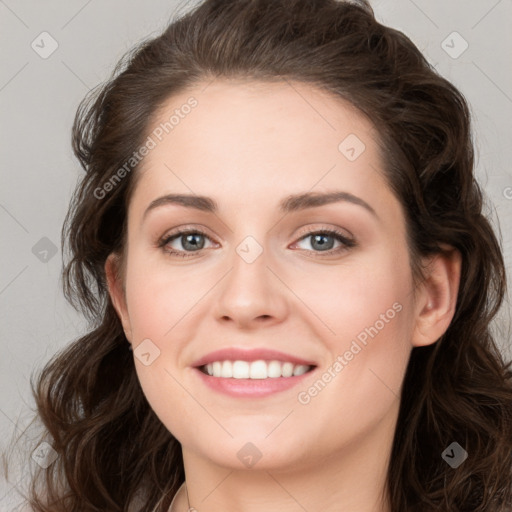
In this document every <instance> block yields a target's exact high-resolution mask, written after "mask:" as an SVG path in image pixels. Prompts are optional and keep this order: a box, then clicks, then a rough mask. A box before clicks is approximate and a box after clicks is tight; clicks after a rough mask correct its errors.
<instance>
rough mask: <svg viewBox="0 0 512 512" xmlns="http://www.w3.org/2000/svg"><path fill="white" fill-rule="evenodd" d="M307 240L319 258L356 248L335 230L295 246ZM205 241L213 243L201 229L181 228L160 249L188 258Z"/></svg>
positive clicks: (308, 236) (321, 232) (313, 233)
mask: <svg viewBox="0 0 512 512" xmlns="http://www.w3.org/2000/svg"><path fill="white" fill-rule="evenodd" d="M307 239H311V242H310V244H309V245H310V247H311V249H307V248H306V249H303V250H306V251H310V252H313V253H323V254H318V256H324V255H333V254H338V253H341V252H343V251H345V250H347V249H349V248H351V247H355V246H356V242H355V240H353V239H352V238H348V237H347V236H346V235H344V234H343V233H342V232H341V231H337V230H335V229H320V230H316V231H309V232H307V233H306V234H305V235H304V236H302V237H301V238H300V239H299V240H298V241H297V242H295V243H294V244H293V245H294V246H296V245H297V244H298V243H300V242H301V241H304V240H307ZM329 239H331V240H334V241H337V242H338V243H339V244H340V245H339V246H338V247H337V248H333V244H334V242H330V241H329ZM205 240H210V241H211V238H210V237H209V236H208V235H207V234H206V233H204V232H203V231H201V230H199V229H190V228H180V229H177V230H176V231H174V232H173V233H170V234H168V235H166V236H164V237H163V238H162V239H161V240H160V241H159V242H158V247H160V248H161V249H162V250H163V251H164V252H166V253H168V254H171V255H175V256H179V257H182V258H187V257H191V256H193V254H192V253H199V252H201V251H202V250H203V249H204V248H205ZM174 242H179V243H178V245H180V246H181V248H180V247H173V246H172V245H171V244H172V243H174ZM315 256H316V254H315Z"/></svg>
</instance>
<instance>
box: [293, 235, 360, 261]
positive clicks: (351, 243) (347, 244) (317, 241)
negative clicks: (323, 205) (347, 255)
mask: <svg viewBox="0 0 512 512" xmlns="http://www.w3.org/2000/svg"><path fill="white" fill-rule="evenodd" d="M305 240H310V242H309V246H310V247H311V248H312V249H313V252H316V253H318V252H320V253H324V254H326V255H333V254H338V253H340V252H342V251H345V250H347V249H349V248H351V247H355V245H356V242H355V240H353V239H352V238H348V237H347V236H346V235H344V234H343V233H342V232H340V231H337V230H335V229H320V230H318V231H310V232H308V233H307V234H306V235H305V236H303V237H301V238H300V239H299V241H297V242H295V244H294V245H297V244H298V243H300V242H301V241H305ZM335 241H338V242H339V244H340V245H339V246H338V247H337V248H333V245H334V243H335ZM305 250H310V249H307V248H306V249H305ZM324 254H321V255H320V256H323V255H324Z"/></svg>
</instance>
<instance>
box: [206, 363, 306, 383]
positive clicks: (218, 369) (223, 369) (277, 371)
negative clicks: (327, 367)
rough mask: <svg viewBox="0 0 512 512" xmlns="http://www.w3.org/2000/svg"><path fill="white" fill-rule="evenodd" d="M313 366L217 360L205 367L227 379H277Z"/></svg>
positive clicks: (208, 370)
mask: <svg viewBox="0 0 512 512" xmlns="http://www.w3.org/2000/svg"><path fill="white" fill-rule="evenodd" d="M311 368H312V367H310V366H308V365H304V364H297V365H294V364H293V363H290V362H285V363H283V362H281V361H264V360H262V359H260V360H258V361H253V362H251V363H249V362H248V361H215V362H213V363H209V364H207V365H205V366H204V367H203V369H204V370H205V371H206V373H207V374H208V375H211V376H213V377H223V378H225V379H230V378H233V379H269V378H270V379H276V378H279V377H292V376H294V377H295V376H298V375H303V374H304V373H306V372H308V371H309V370H310V369H311Z"/></svg>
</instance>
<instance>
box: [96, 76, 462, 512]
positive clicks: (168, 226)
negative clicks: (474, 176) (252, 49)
mask: <svg viewBox="0 0 512 512" xmlns="http://www.w3.org/2000/svg"><path fill="white" fill-rule="evenodd" d="M190 96H194V97H195V98H196V99H197V101H198V106H197V107H196V108H195V109H193V110H192V111H191V113H190V114H188V115H187V116H185V117H184V118H183V119H181V120H180V123H179V124H178V125H177V126H175V127H174V129H173V130H172V131H171V132H170V133H169V134H167V135H166V136H165V137H164V138H163V140H162V141H161V142H159V143H158V145H157V146H156V147H155V148H154V149H152V150H151V152H150V153H149V154H148V155H147V156H146V157H145V158H144V160H143V162H142V167H141V169H140V170H139V171H138V172H140V175H139V176H138V177H139V181H138V184H137V186H136V188H135V190H134V194H133V196H132V198H131V202H130V206H129V212H128V244H127V248H126V251H125V254H124V266H122V267H121V271H120V272H119V275H118V274H117V273H116V270H117V269H119V268H120V261H119V259H118V258H117V256H116V255H114V254H112V255H111V256H110V257H109V259H108V261H107V262H106V265H105V271H106V274H107V279H108V285H109V291H110V295H111V298H112V301H113V303H114V306H115V308H116V310H117V312H118V314H119V317H120V319H121V321H122V324H123V327H124V330H125V333H126V337H127V339H128V340H129V341H130V342H131V343H132V344H133V347H134V351H135V350H136V347H137V346H138V345H139V344H140V343H141V342H142V341H143V340H145V339H148V338H149V339H150V340H151V342H152V343H153V344H154V345H155V346H156V347H158V349H159V350H160V355H159V356H158V357H157V358H156V359H155V360H154V361H153V362H152V363H151V364H150V365H148V366H146V365H144V364H142V363H141V361H140V360H139V359H138V358H137V357H134V364H135V368H136V371H137V375H138V377H139V379H140V383H141V386H142V389H143V391H144V393H145V395H146V397H147V399H148V401H149V402H150V404H151V406H152V408H153V409H154V411H155V413H156V414H157V415H158V417H159V418H160V420H161V421H162V422H163V424H164V425H165V426H166V427H167V428H168V429H169V431H170V432H171V433H172V434H173V435H174V436H175V437H176V438H177V439H178V440H179V441H180V443H181V445H182V448H183V459H184V465H185V471H186V482H187V490H188V496H189V499H190V505H191V506H192V507H194V508H195V509H196V510H198V511H206V510H208V512H217V511H221V510H222V511H224V512H226V511H227V512H229V511H233V512H234V511H241V510H243V511H244V512H255V511H261V510H266V511H268V512H272V511H278V510H279V511H285V512H286V511H290V512H292V511H293V512H295V511H303V510H309V511H313V510H322V511H324V512H328V511H336V512H339V511H340V510H343V511H350V512H390V511H391V509H390V507H389V504H388V502H387V495H386V493H385V478H386V471H387V467H388V463H389V456H390V450H391V445H392V440H393V434H394V431H395V427H396V420H397V416H398V410H399V395H400V389H401V386H402V381H403V377H404V373H405V370H406V367H407V362H408V359H409V356H410V352H411V350H412V348H413V347H415V346H423V345H428V344H431V343H435V342H436V341H437V340H438V339H439V337H440V336H441V335H442V334H443V333H444V332H445V330H446V329H447V328H448V326H449V324H450V321H451V319H452V317H453V314H454V309H455V301H456V296H457V288H458V285H459V278H460V256H459V254H458V253H457V252H456V251H453V250H450V248H446V251H445V252H444V253H443V254H441V255H439V256H437V257H435V258H431V259H429V260H428V261H425V263H429V267H428V269H429V270H428V273H427V274H426V278H425V280H424V281H423V282H422V283H421V284H420V285H419V286H418V287H417V289H415V288H414V287H413V281H412V274H411V269H410V261H409V253H408V249H407V244H406V236H405V218H404V213H403V211H402V207H401V204H400V202H399V201H398V199H397V198H396V197H395V196H394V195H393V193H392V192H391V190H390V188H389V186H388V185H387V183H386V181H385V179H384V177H383V175H382V168H383V164H382V161H381V158H380V155H379V152H378V148H377V142H376V137H377V135H378V134H377V132H376V131H375V129H374V127H373V125H372V123H371V122H370V121H369V120H368V119H367V118H365V117H363V116H362V114H360V113H359V112H358V111H357V110H355V109H354V108H353V107H352V106H351V105H350V104H348V103H346V102H344V101H342V100H340V99H338V98H335V97H333V96H330V95H328V94H326V93H325V92H322V91H320V90H319V89H316V88H314V87H313V86H310V85H308V84H299V83H287V82H280V83H272V84H270V83H259V82H243V81H236V80H215V81H214V82H212V83H210V84H207V83H201V84H198V85H197V86H196V87H193V88H190V89H188V90H187V91H184V92H182V93H180V94H179V95H176V96H173V97H171V98H169V99H168V101H167V103H166V105H165V107H164V109H162V110H161V111H160V112H159V114H158V116H157V117H156V118H155V119H154V120H153V123H152V126H151V129H153V126H157V125H158V124H159V123H160V122H164V121H166V120H168V119H169V116H170V115H171V114H172V112H173V111H174V109H176V108H179V107H180V105H183V104H185V103H186V101H187V99H188V98H189V97H190ZM148 133H149V132H148ZM349 134H356V135H357V137H358V138H359V139H360V140H361V141H363V142H364V144H365V146H366V149H365V150H364V152H363V153H362V154H361V155H360V156H359V157H358V158H357V159H356V160H355V161H349V160H348V159H347V158H346V157H345V155H344V154H342V153H341V152H340V151H339V149H338V145H339V144H340V142H341V141H343V140H344V139H345V137H347V136H348V135H349ZM334 190H343V191H346V192H349V193H351V194H353V195H355V196H357V197H359V198H361V199H363V200H364V201H366V202H367V203H368V204H369V205H371V207H372V208H373V209H374V210H375V212H376V216H374V215H372V214H371V213H370V212H369V211H367V210H366V209H365V208H363V207H361V206H360V205H357V204H352V203H349V202H347V201H342V202H337V203H333V204H328V205H323V206H320V207H315V208H309V209H307V210H304V211H298V212H291V213H288V214H286V215H284V214H283V213H281V212H280V211H279V210H278V206H277V205H278V203H279V201H280V200H282V199H283V198H285V197H287V196H289V195H290V194H298V193H303V192H309V191H313V192H328V191H334ZM169 193H185V194H192V193H194V194H199V195H205V196H209V197H212V198H213V199H215V201H216V202H217V203H218V205H219V211H218V212H217V213H216V214H213V213H210V212H202V211H199V210H194V209H191V208H186V207H184V206H180V205H174V204H168V205H166V206H161V207H158V208H155V209H153V210H151V211H150V213H148V214H147V216H146V218H145V219H144V220H143V214H144V211H145V210H146V208H147V207H148V205H149V204H150V203H151V202H152V201H153V200H154V199H156V198H158V197H160V196H163V195H165V194H169ZM179 226H183V227H190V228H191V229H194V228H195V229H200V230H201V231H204V232H206V237H205V238H202V237H200V236H199V235H197V236H198V238H197V241H198V242H199V243H202V242H204V249H202V250H200V251H199V252H197V251H196V252H194V250H193V249H190V246H186V240H184V237H181V238H179V237H178V238H176V239H174V241H172V242H169V244H168V245H167V249H169V248H173V249H175V250H181V251H183V252H187V248H188V252H187V254H189V255H190V257H188V258H180V257H178V256H172V255H170V254H169V253H168V252H166V251H165V248H159V247H158V246H157V241H158V240H159V239H160V238H162V237H164V235H166V234H172V230H173V229H174V228H177V227H179ZM325 228H327V229H332V228H337V229H339V230H341V231H342V232H343V233H344V234H345V235H347V236H352V237H353V238H355V239H356V242H357V245H356V246H355V247H345V248H344V249H343V250H342V251H341V252H339V253H337V254H331V255H329V256H325V255H323V254H324V252H322V249H321V248H318V245H315V244H314V237H312V236H309V237H308V236H306V235H307V233H308V232H315V231H321V230H322V229H325ZM247 236H252V237H253V238H254V239H255V240H256V241H257V242H258V244H259V245H260V246H261V248H262V249H263V252H262V253H261V254H260V255H259V256H258V257H257V258H256V259H255V261H254V262H252V263H247V262H246V261H245V260H244V259H243V258H242V257H240V256H239V254H238V253H237V251H236V248H237V246H238V245H239V244H240V243H241V242H242V241H243V240H244V239H245V237H247ZM326 242H327V243H328V244H331V245H329V246H328V249H330V248H332V249H333V250H334V251H335V250H336V249H337V248H338V247H340V246H341V247H343V246H342V244H341V242H339V241H337V240H336V239H332V238H327V239H326ZM184 245H185V247H184ZM250 250H251V251H252V250H254V249H250ZM395 303H399V304H400V305H401V306H402V308H401V310H400V312H398V313H396V315H395V316H394V318H392V319H390V320H388V322H386V323H385V326H384V327H383V328H382V329H380V330H379V331H378V334H377V335H375V336H374V337H373V338H369V341H368V343H367V345H366V346H364V348H363V349H362V350H361V351H360V352H358V353H357V354H356V355H354V357H353V358H352V360H350V361H347V365H346V366H344V368H343V370H342V371H339V372H338V373H337V374H336V376H335V377H334V378H332V380H331V381H330V382H329V383H328V384H327V385H326V386H325V387H324V388H323V389H322V390H321V391H320V392H319V393H318V394H317V395H316V396H314V397H312V398H311V400H310V401H309V403H307V404H303V403H300V402H299V401H298V398H297V396H298V393H299V392H301V391H304V390H306V391H307V390H308V389H309V388H310V387H311V386H312V385H313V384H314V383H315V382H316V381H318V379H319V378H320V377H321V375H322V374H323V373H324V372H325V371H327V369H328V368H329V367H332V365H333V363H334V362H335V361H336V358H337V357H338V356H339V355H343V354H344V353H345V352H346V351H347V350H348V349H349V348H350V346H351V343H352V341H353V340H355V339H356V336H357V335H358V334H360V333H361V332H362V331H364V330H365V328H367V327H369V326H373V325H375V323H376V321H377V320H379V318H382V317H381V316H380V315H382V314H384V315H385V314H386V311H388V310H389V309H390V308H392V305H393V304H395ZM230 346H235V347H240V348H249V347H250V348H255V347H259V348H273V349H277V350H280V351H283V352H286V353H290V354H293V355H296V356H299V357H302V358H305V359H309V360H313V361H315V362H316V363H317V365H318V368H317V369H316V370H315V372H313V373H311V374H309V375H306V377H305V379H304V380H303V383H302V384H301V385H300V386H298V387H295V388H292V389H291V390H287V391H284V392H280V393H276V394H274V395H272V396H270V397H265V398H233V397H229V396H227V395H223V394H220V393H218V392H216V391H213V390H211V389H210V388H208V387H206V386H205V385H204V384H203V383H202V382H201V380H200V379H199V378H198V375H197V370H194V369H192V367H191V364H192V363H193V362H194V361H195V360H197V359H198V358H199V357H201V356H203V355H205V354H207V353H209V352H211V351H213V350H216V349H219V348H224V347H230ZM247 442H251V443H253V444H254V445H255V446H256V447H257V449H258V450H259V451H260V452H261V454H262V457H261V459H260V460H259V461H258V462H257V463H256V464H255V465H254V466H253V467H252V468H248V467H246V466H245V465H244V464H243V463H242V462H241V461H240V460H239V458H238V457H237V453H238V452H239V450H240V449H241V448H242V447H243V446H244V445H246V443H247ZM187 508H188V505H187V499H186V494H185V493H180V494H179V495H178V496H177V498H176V500H175V510H178V511H180V512H181V511H182V510H187Z"/></svg>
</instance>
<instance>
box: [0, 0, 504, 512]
mask: <svg viewBox="0 0 512 512" xmlns="http://www.w3.org/2000/svg"><path fill="white" fill-rule="evenodd" d="M195 3H197V1H189V2H188V3H187V2H186V0H182V1H181V2H177V1H175V0H174V1H173V0H152V1H151V2H142V1H135V0H129V1H127V0H109V1H102V2H101V1H99V0H88V1H87V0H84V1H78V0H73V1H70V0H47V1H45V2H39V1H36V0H0V24H1V25H0V33H1V34H2V43H3V45H2V51H1V66H0V108H1V113H2V123H1V128H0V129H1V132H0V141H1V154H2V167H1V172H2V183H3V185H2V187H1V190H0V225H1V232H2V241H3V244H2V251H1V256H0V257H1V261H0V268H1V269H2V271H1V275H0V303H1V316H2V321H1V323H0V325H1V347H2V352H1V357H0V429H1V432H2V436H1V439H0V447H1V448H3V447H5V446H6V445H7V444H8V442H9V441H10V439H11V435H12V434H13V433H14V432H16V433H21V431H22V429H23V428H24V426H25V425H26V424H27V423H28V420H29V419H30V411H31V408H32V407H33V404H32V400H31V395H30V387H29V378H30V375H31V373H32V371H33V370H34V369H35V368H36V367H41V366H42V365H43V364H44V363H45V362H46V361H47V360H48V359H49V358H51V357H52V355H53V354H54V353H55V352H56V351H57V350H59V349H60V348H62V347H63V346H64V345H66V344H68V343H69V342H70V341H72V340H74V339H76V338H77V337H78V336H79V335H80V334H82V333H84V332H85V330H86V325H85V322H84V321H83V319H82V318H81V317H80V316H79V315H78V314H77V313H76V312H74V310H73V309H72V308H71V307H70V306H69V305H68V304H67V303H66V302H65V301H64V299H63V296H62V292H61V288H60V272H61V265H62V261H61V255H60V229H61V226H62V222H63V220H64V216H65V213H66V210H67V206H68V202H69V199H70V197H71V193H72V191H73V189H74V186H75V184H76V182H77V179H78V178H79V176H80V174H81V171H80V168H79V166H78V162H77V161H76V160H75V159H74V157H73V155H72V152H71V144H70V133H71V125H72V121H73V117H74V114H75V110H76V108H77V106H78V103H79V101H80V100H81V99H82V98H83V96H84V95H85V94H86V93H87V91H88V90H89V89H90V88H92V87H93V86H95V85H96V84H98V83H99V82H102V81H104V80H105V79H106V78H107V77H108V75H109V74H110V72H111V70H112V69H113V66H114V64H115V63H116V62H117V61H118V59H119V58H120V57H121V56H122V55H123V53H124V52H125V51H126V50H128V49H129V48H130V47H132V46H133V44H134V43H136V42H138V41H140V40H141V39H143V38H145V37H147V36H150V35H157V33H158V32H159V31H160V30H161V29H162V28H163V27H164V26H165V24H166V23H167V21H168V19H169V17H170V16H172V15H173V13H176V12H177V13H181V12H183V11H186V10H187V9H188V8H189V7H190V6H192V5H194V4H195ZM372 3H373V6H374V9H375V12H376V15H377V18H378V19H379V21H381V22H382V23H384V24H386V25H390V26H392V27H394V28H397V29H399V30H401V31H403V32H404V33H405V34H406V35H408V36H409V37H410V38H411V39H412V40H413V42H414V43H416V45H417V46H418V47H419V48H420V50H421V51H422V52H423V53H424V54H425V55H426V57H427V58H428V60H429V61H430V62H431V63H432V64H434V65H435V66H436V68H437V69H438V70H439V72H440V73H441V74H443V75H444V76H445V77H447V78H448V79H449V80H451V81H452V82H453V83H454V84H455V85H456V86H457V87H458V88H459V89H460V90H461V91H462V92H463V94H464V95H465V96H466V98H467V99H468V101H469V103H470V105H471V108H472V113H473V119H474V130H475V137H474V138H475V144H476V157H477V173H478V177H479V180H480V183H481V184H482V185H483V187H484V189H485V191H486V193H487V194H488V196H489V199H490V200H491V201H492V217H493V219H494V220H493V222H495V221H496V219H499V223H500V226H501V231H502V237H503V247H504V252H505V257H506V261H507V268H508V270H509V272H510V271H511V270H512V264H511V262H512V229H511V225H512V189H508V187H512V171H511V169H510V162H512V150H511V144H510V134H511V121H510V119H511V117H512V116H511V114H512V72H511V67H510V57H511V49H512V35H511V34H512V31H510V30H509V27H510V21H511V20H512V1H511V0H470V1H468V0H443V1H441V0H436V1H427V0H414V1H413V0H374V1H373V2H372ZM454 31H457V32H458V33H459V34H460V35H461V36H462V37H463V38H464V40H465V41H467V44H468V45H469V46H468V48H467V50H466V51H465V52H464V53H462V54H461V55H460V56H458V57H457V58H454V56H456V54H457V53H459V52H460V51H461V50H462V49H463V46H462V45H463V44H464V43H463V41H462V40H460V39H458V38H457V36H455V37H454V36H450V34H452V33H453V32H454ZM42 32H48V33H49V34H50V35H51V37H52V38H53V39H54V40H55V41H56V42H57V44H58V47H57V49H56V50H55V51H54V53H52V54H51V55H50V56H49V57H48V58H46V59H43V58H42V57H41V56H40V54H38V53H37V52H36V51H35V50H34V49H33V48H32V46H31V45H32V42H33V41H35V43H34V45H35V44H39V47H36V48H37V49H38V51H39V52H43V51H48V50H49V49H50V48H51V46H50V44H51V41H50V39H49V38H48V36H40V34H41V33H42ZM448 36H449V37H448ZM42 38H43V39H44V41H43V43H41V39H42ZM443 41H445V43H443ZM43 46H44V48H43ZM443 46H444V47H445V48H446V50H447V51H448V52H451V54H452V55H449V54H448V53H447V51H445V49H443ZM450 47H451V48H450ZM507 190H508V191H509V192H511V193H510V194H508V198H507ZM42 239H43V240H42ZM52 248H54V250H56V253H55V254H53V253H52ZM44 251H47V252H46V253H45V252H44ZM509 322H510V303H507V304H505V306H504V307H503V308H502V310H501V314H500V318H499V320H498V321H497V322H496V328H497V329H498V332H501V334H500V335H499V336H500V339H499V341H500V343H501V347H502V350H503V351H504V353H505V354H506V355H507V357H512V349H511V347H510V345H509V344H510V331H509V330H507V329H508V325H509ZM507 333H508V334H507ZM24 437H25V439H24V443H25V445H26V446H28V447H32V444H33V442H34V438H33V437H31V436H30V435H29V433H26V434H24ZM31 443H32V444H31ZM33 448H34V449H35V448H36V446H35V444H34V446H33ZM31 464H34V462H33V461H32V460H29V461H27V460H20V461H19V464H18V466H17V468H16V470H15V471H14V473H12V474H9V476H8V479H7V481H6V477H5V476H3V478H2V483H1V485H0V511H11V510H15V508H16V507H15V504H16V503H17V487H20V484H21V483H22V482H23V477H24V475H25V476H26V474H27V472H28V471H29V469H30V468H29V465H31Z"/></svg>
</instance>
